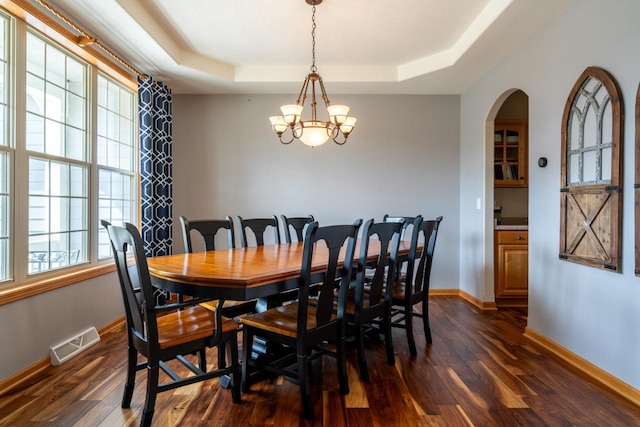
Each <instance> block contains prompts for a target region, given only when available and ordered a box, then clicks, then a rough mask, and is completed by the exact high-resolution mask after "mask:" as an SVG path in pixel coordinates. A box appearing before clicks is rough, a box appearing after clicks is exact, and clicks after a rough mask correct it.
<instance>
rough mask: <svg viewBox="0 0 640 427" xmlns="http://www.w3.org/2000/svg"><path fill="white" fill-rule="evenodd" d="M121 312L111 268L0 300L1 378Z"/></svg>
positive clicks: (120, 302)
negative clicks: (21, 296)
mask: <svg viewBox="0 0 640 427" xmlns="http://www.w3.org/2000/svg"><path fill="white" fill-rule="evenodd" d="M123 316H124V309H123V306H122V295H121V293H120V288H119V285H118V276H117V274H116V273H115V272H114V273H110V274H106V275H104V276H101V277H97V278H95V279H91V280H87V281H84V282H81V283H76V284H74V285H71V286H65V287H64V288H60V289H57V290H54V291H51V292H47V293H44V294H41V295H37V296H34V297H31V298H27V299H23V300H20V301H17V302H14V303H11V304H5V305H3V306H0V325H2V327H0V343H1V344H0V348H1V350H0V380H3V379H5V378H7V377H10V376H11V375H13V374H15V373H16V372H19V371H21V370H23V369H25V368H26V367H28V366H30V365H32V364H34V363H36V362H38V361H40V360H41V359H43V358H46V357H49V348H50V347H53V346H55V345H56V344H59V343H60V342H62V341H64V340H66V339H68V338H70V337H73V336H74V335H76V334H78V333H80V332H82V331H84V330H86V329H88V328H90V327H91V326H93V327H95V328H96V329H100V328H101V327H102V326H105V325H106V324H108V323H109V322H111V321H113V320H115V319H117V318H118V317H123ZM123 350H124V349H123ZM123 357H125V355H124V353H123Z"/></svg>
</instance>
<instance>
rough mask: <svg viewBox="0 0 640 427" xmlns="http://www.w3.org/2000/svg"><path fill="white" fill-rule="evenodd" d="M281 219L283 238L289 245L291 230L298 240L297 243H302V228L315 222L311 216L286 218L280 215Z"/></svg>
mask: <svg viewBox="0 0 640 427" xmlns="http://www.w3.org/2000/svg"><path fill="white" fill-rule="evenodd" d="M281 217H282V225H283V230H284V238H285V241H286V242H287V243H291V241H292V240H291V229H292V228H293V231H294V232H295V233H296V237H297V238H298V242H302V238H303V236H304V228H305V227H306V226H307V224H311V223H312V222H314V221H315V218H314V217H313V215H311V214H309V215H308V216H297V217H287V216H285V215H281Z"/></svg>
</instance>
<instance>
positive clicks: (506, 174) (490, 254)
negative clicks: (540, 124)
mask: <svg viewBox="0 0 640 427" xmlns="http://www.w3.org/2000/svg"><path fill="white" fill-rule="evenodd" d="M528 105H529V99H528V96H527V95H526V94H525V93H524V92H523V91H522V90H519V89H511V90H509V91H507V92H505V93H503V94H502V95H501V96H500V97H498V99H496V101H495V103H494V104H493V106H492V107H491V109H490V111H489V113H488V115H487V123H486V130H487V132H486V141H485V142H486V148H487V151H486V153H487V156H486V158H487V165H486V167H487V171H488V175H489V176H490V179H488V182H487V186H486V200H487V210H488V212H487V219H488V221H487V227H488V228H489V229H488V230H487V237H488V239H487V243H488V244H487V245H486V247H485V251H486V253H485V260H486V261H487V267H490V266H493V267H494V268H493V269H491V268H487V270H488V271H491V272H492V273H493V274H488V275H486V277H485V280H486V282H485V301H491V300H493V301H495V305H496V307H527V304H528V243H527V242H528V211H529V209H528V202H529V189H528V165H529V162H528V157H529V156H528V154H529V145H528V117H529V111H528ZM489 219H490V221H489ZM487 305H488V304H487Z"/></svg>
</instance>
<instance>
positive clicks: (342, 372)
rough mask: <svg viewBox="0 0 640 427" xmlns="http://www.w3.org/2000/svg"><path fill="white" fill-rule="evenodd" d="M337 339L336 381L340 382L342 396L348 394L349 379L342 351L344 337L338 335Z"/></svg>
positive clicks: (343, 351)
mask: <svg viewBox="0 0 640 427" xmlns="http://www.w3.org/2000/svg"><path fill="white" fill-rule="evenodd" d="M338 336H339V337H341V338H339V339H337V340H336V354H337V361H338V381H339V382H340V393H342V394H343V395H346V394H349V377H348V376H347V360H346V356H345V350H344V347H345V345H344V337H343V336H342V334H340V335H338Z"/></svg>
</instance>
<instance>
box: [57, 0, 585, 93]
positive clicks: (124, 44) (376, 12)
mask: <svg viewBox="0 0 640 427" xmlns="http://www.w3.org/2000/svg"><path fill="white" fill-rule="evenodd" d="M572 1H573V0H535V1H534V0H323V2H322V4H320V5H318V6H317V12H316V24H317V28H316V65H317V67H318V72H319V73H320V74H321V75H322V77H323V79H324V81H325V85H326V86H327V91H329V92H331V93H380V94H392V93H398V94H459V93H462V92H464V91H465V90H466V89H467V88H468V87H469V86H470V85H472V84H473V83H474V82H476V81H477V80H478V79H479V78H481V76H482V75H483V74H484V73H485V72H487V71H488V70H490V69H491V68H493V67H495V66H496V65H497V64H499V63H500V61H501V60H502V59H503V58H504V57H505V56H507V55H509V54H510V53H511V52H513V51H514V50H517V49H518V47H519V46H521V45H522V44H523V43H525V42H526V40H527V39H528V38H529V37H530V36H531V35H532V34H534V33H535V32H536V31H538V30H540V29H541V28H543V27H544V25H546V24H548V23H549V22H550V21H551V20H552V19H553V18H554V17H555V16H556V15H557V14H558V13H560V12H561V11H562V10H563V9H564V8H566V7H567V6H568V5H569V4H570V3H571V2H572ZM49 3H50V4H51V5H53V6H54V7H56V8H58V9H60V10H61V11H63V12H64V13H65V14H66V15H67V16H69V17H71V18H72V19H73V20H74V21H76V22H77V23H78V24H80V25H81V26H82V27H83V28H84V29H85V30H86V31H88V32H89V33H90V34H92V35H95V36H96V37H97V38H98V39H99V40H100V41H101V42H102V43H104V44H106V45H108V46H110V47H111V48H112V49H113V50H114V51H116V52H118V53H119V54H120V55H122V56H123V57H125V58H126V59H127V60H128V61H129V62H130V63H131V64H132V65H133V66H134V67H135V68H136V69H138V70H139V71H141V72H143V73H145V74H150V75H152V76H153V77H154V78H155V79H157V80H162V81H163V82H165V83H166V84H168V85H169V86H170V87H171V88H172V90H173V92H174V93H297V92H298V91H299V90H300V86H301V84H302V81H303V80H304V77H305V76H306V74H307V73H308V72H309V67H310V65H311V11H312V8H311V6H309V5H308V4H307V3H306V2H305V0H99V1H98V0H95V1H87V0H55V1H49Z"/></svg>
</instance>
